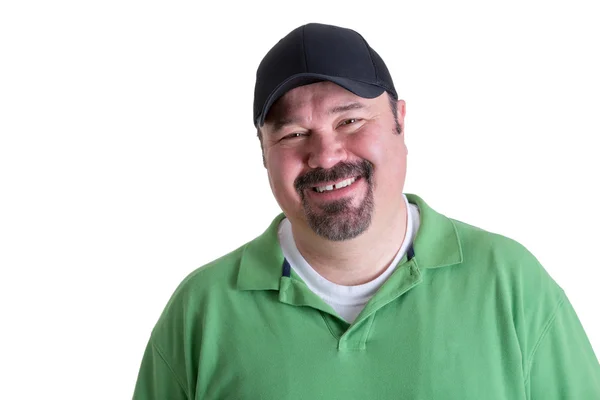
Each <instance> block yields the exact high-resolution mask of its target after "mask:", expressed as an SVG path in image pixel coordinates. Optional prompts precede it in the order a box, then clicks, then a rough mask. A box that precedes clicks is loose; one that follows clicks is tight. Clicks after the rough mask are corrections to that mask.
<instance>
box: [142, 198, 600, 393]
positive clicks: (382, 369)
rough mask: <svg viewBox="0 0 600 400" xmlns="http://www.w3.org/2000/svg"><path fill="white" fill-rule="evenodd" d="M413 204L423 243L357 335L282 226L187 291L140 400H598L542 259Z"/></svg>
mask: <svg viewBox="0 0 600 400" xmlns="http://www.w3.org/2000/svg"><path fill="white" fill-rule="evenodd" d="M407 198H408V200H409V201H410V202H411V204H414V205H415V206H416V207H418V209H419V217H420V220H421V222H420V227H419V229H418V231H417V232H416V236H415V238H414V241H413V242H412V243H411V245H410V247H409V248H408V249H407V251H406V252H405V253H404V254H403V255H402V259H401V260H400V261H399V262H398V265H397V266H396V268H395V270H394V272H393V273H392V274H391V275H390V276H389V278H387V279H386V281H385V283H383V285H382V286H381V287H380V288H379V290H378V291H377V292H376V293H375V294H374V296H373V297H372V298H371V299H370V300H369V301H368V303H367V304H366V306H365V307H364V308H363V309H362V311H361V312H360V313H359V314H358V316H357V317H356V318H355V319H354V321H353V322H352V323H348V322H347V321H346V320H345V319H344V318H342V317H341V316H340V315H339V314H338V313H337V312H336V311H335V309H334V308H333V307H332V306H331V305H330V304H328V303H327V302H326V301H325V300H324V299H322V298H321V297H319V296H317V295H316V294H315V293H314V292H313V291H312V290H311V289H310V288H309V287H308V286H307V285H306V284H305V283H304V281H303V280H302V279H301V278H300V277H299V276H298V274H297V273H296V272H295V269H294V268H289V267H288V264H287V263H286V262H285V261H287V260H286V259H285V258H284V255H283V252H282V249H281V246H280V242H279V240H278V230H279V229H280V227H281V225H282V223H284V222H285V217H284V215H283V214H282V215H280V216H278V217H277V218H275V220H274V221H273V222H272V224H271V225H270V227H269V228H268V229H267V230H266V231H265V233H264V234H262V235H261V236H259V237H258V238H256V239H255V240H253V241H251V242H249V243H247V244H246V245H244V246H242V247H240V248H239V249H237V250H235V251H233V252H232V253H230V254H228V255H226V256H224V257H222V258H220V259H218V260H216V261H214V262H212V263H210V264H208V265H206V266H204V267H202V268H200V269H198V270H196V271H195V272H193V273H192V274H191V275H189V276H188V277H187V278H186V279H185V280H184V281H183V283H182V284H181V285H180V286H179V288H178V289H177V290H176V291H175V294H174V295H173V297H172V299H171V300H170V301H169V303H168V305H167V307H166V308H165V310H164V312H163V314H162V315H161V317H160V319H159V321H158V323H157V325H156V327H155V328H154V330H153V332H152V336H151V339H150V342H149V344H148V347H147V350H146V353H145V355H144V360H143V364H142V368H141V370H140V375H139V379H138V382H137V386H136V392H135V395H134V398H135V399H136V400H142V399H143V400H146V399H148V400H150V399H172V400H178V399H207V400H210V399H265V400H266V399H278V400H279V399H338V398H339V399H457V400H458V399H460V400H470V399H473V400H475V399H477V400H480V399H489V400H493V399H498V400H500V399H503V400H505V399H511V400H520V399H523V400H525V399H544V400H552V399H596V398H600V397H599V395H600V366H599V365H598V361H597V360H596V358H595V356H594V353H593V350H592V348H591V346H590V343H589V342H588V340H587V337H586V335H585V332H584V330H583V328H582V326H581V324H580V323H579V320H578V319H577V316H576V314H575V311H574V310H573V308H572V307H571V304H570V303H569V301H568V299H567V298H566V296H565V294H564V292H563V291H562V290H561V288H560V287H559V286H558V285H557V284H556V283H555V282H554V281H553V280H552V279H551V278H550V277H549V276H548V274H547V273H546V272H545V270H544V269H543V268H542V266H541V265H540V264H539V263H538V261H537V260H536V258H535V257H534V256H533V255H532V254H531V253H530V252H529V251H527V250H526V249H525V248H524V247H523V246H522V245H520V244H519V243H517V242H515V241H514V240H511V239H508V238H506V237H503V236H501V235H498V234H493V233H489V232H486V231H484V230H481V229H478V228H475V227H473V226H470V225H467V224H465V223H462V222H459V221H456V220H453V219H450V218H447V217H446V216H444V215H442V214H440V213H438V212H436V211H435V210H434V209H432V208H431V207H430V206H429V205H428V204H427V203H426V202H425V201H424V200H423V199H421V198H420V197H418V196H416V195H411V194H408V195H407Z"/></svg>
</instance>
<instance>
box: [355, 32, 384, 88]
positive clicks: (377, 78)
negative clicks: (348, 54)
mask: <svg viewBox="0 0 600 400" xmlns="http://www.w3.org/2000/svg"><path fill="white" fill-rule="evenodd" d="M356 34H357V35H358V36H359V37H360V38H361V39H362V41H363V43H364V44H365V46H366V47H367V51H368V52H369V59H370V60H371V65H372V66H373V71H375V80H376V81H377V83H379V74H378V73H377V67H376V66H375V62H374V61H373V56H372V55H371V47H370V46H369V44H368V43H367V41H366V40H365V38H364V37H363V36H362V35H361V34H360V33H358V32H356Z"/></svg>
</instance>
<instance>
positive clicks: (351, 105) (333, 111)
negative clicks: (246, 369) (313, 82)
mask: <svg viewBox="0 0 600 400" xmlns="http://www.w3.org/2000/svg"><path fill="white" fill-rule="evenodd" d="M361 108H366V107H365V105H364V104H362V103H359V102H357V101H355V102H353V103H348V104H344V105H341V106H336V107H333V108H332V109H330V110H329V111H327V113H328V114H329V115H331V114H340V113H343V112H346V111H350V110H360V109H361Z"/></svg>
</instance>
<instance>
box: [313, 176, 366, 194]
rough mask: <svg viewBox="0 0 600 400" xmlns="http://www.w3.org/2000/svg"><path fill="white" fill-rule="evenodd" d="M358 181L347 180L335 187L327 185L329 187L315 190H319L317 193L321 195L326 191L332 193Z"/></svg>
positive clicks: (319, 187)
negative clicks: (331, 191)
mask: <svg viewBox="0 0 600 400" xmlns="http://www.w3.org/2000/svg"><path fill="white" fill-rule="evenodd" d="M355 180H356V178H350V179H346V180H344V181H341V182H338V183H336V184H335V185H327V186H317V187H316V188H315V189H316V190H317V192H319V193H323V192H326V191H330V190H333V189H334V188H335V189H341V188H343V187H346V186H349V185H352V184H353V183H354V181H355Z"/></svg>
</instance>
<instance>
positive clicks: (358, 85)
mask: <svg viewBox="0 0 600 400" xmlns="http://www.w3.org/2000/svg"><path fill="white" fill-rule="evenodd" d="M323 81H329V82H333V83H335V84H337V85H340V86H341V87H343V88H344V89H346V90H348V91H350V92H352V93H354V94H355V95H357V96H359V97H363V98H365V99H374V98H375V97H378V96H381V94H382V93H383V92H384V91H385V89H384V88H382V87H381V86H377V85H372V84H370V83H364V82H359V81H355V80H352V79H348V78H340V77H338V76H328V75H321V74H310V73H303V74H297V75H293V76H291V77H289V78H288V79H286V80H285V81H283V82H282V83H281V84H280V85H279V86H277V87H276V88H275V90H273V91H272V92H271V94H270V95H269V97H267V101H266V102H265V105H264V106H263V108H262V112H261V113H260V115H259V116H258V121H257V122H258V126H263V125H264V123H265V117H266V115H267V114H268V113H269V110H270V109H271V106H272V105H273V104H275V102H276V101H277V100H279V98H280V97H281V96H283V95H284V94H286V93H287V92H289V91H290V90H292V89H294V88H297V87H299V86H304V85H310V84H311V83H317V82H323Z"/></svg>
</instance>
